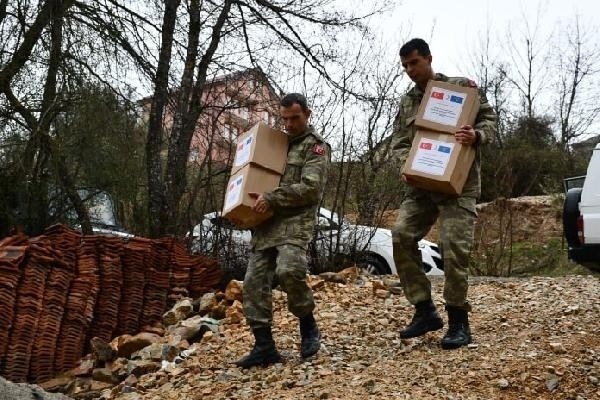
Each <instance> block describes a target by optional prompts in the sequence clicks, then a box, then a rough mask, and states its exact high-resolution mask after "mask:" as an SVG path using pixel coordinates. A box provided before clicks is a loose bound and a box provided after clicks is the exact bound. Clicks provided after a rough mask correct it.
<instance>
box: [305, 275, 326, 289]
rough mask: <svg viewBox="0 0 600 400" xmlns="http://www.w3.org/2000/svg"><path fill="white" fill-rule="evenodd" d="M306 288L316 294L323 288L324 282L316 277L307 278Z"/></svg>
mask: <svg viewBox="0 0 600 400" xmlns="http://www.w3.org/2000/svg"><path fill="white" fill-rule="evenodd" d="M308 286H309V287H310V288H311V289H312V291H313V292H316V291H319V290H321V289H322V288H324V287H325V281H324V280H323V279H321V278H318V277H316V276H309V278H308Z"/></svg>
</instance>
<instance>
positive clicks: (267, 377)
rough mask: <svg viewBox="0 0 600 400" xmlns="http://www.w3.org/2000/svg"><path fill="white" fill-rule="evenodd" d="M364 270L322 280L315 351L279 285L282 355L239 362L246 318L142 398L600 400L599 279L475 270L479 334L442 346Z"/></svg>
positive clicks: (145, 389)
mask: <svg viewBox="0 0 600 400" xmlns="http://www.w3.org/2000/svg"><path fill="white" fill-rule="evenodd" d="M360 279H361V278H359V281H358V282H357V283H352V284H348V285H344V284H339V283H326V284H325V285H324V286H323V287H322V288H321V289H319V290H317V292H316V297H317V301H318V311H317V319H318V321H319V323H320V325H321V328H322V332H323V343H324V345H323V349H322V351H321V352H320V353H319V354H318V355H317V356H316V357H315V358H314V359H313V360H310V361H303V360H301V359H300V358H299V356H298V346H299V339H298V334H297V323H296V321H295V319H294V318H293V317H292V316H291V314H289V313H288V312H287V310H286V309H285V295H284V294H283V293H282V292H279V291H276V295H275V303H276V312H275V321H274V324H275V338H276V342H277V345H278V347H279V349H280V351H281V352H282V353H283V354H284V357H285V362H284V363H282V364H277V365H274V366H270V367H268V368H258V369H257V368H253V369H250V370H240V369H238V368H236V367H234V366H232V365H231V364H230V362H231V361H233V360H235V359H237V358H239V357H240V356H242V355H243V354H244V353H245V352H246V351H247V350H248V349H249V348H250V346H251V337H250V335H249V332H248V330H247V328H246V327H245V326H244V325H243V324H242V325H224V326H222V327H221V328H222V329H221V334H220V335H215V336H213V337H212V338H211V339H208V340H206V338H205V339H203V341H202V343H200V345H199V350H198V352H197V354H196V355H194V356H193V357H191V358H189V359H188V360H186V361H185V362H184V363H183V364H181V367H182V368H179V369H178V370H177V371H175V372H174V373H172V374H170V375H167V374H166V373H157V374H151V375H147V376H144V377H142V378H141V379H140V381H139V384H138V390H140V394H141V395H142V396H141V397H142V398H144V399H156V400H169V399H345V400H351V399H370V398H373V399H375V398H378V399H448V400H450V399H456V400H458V399H577V400H583V399H588V400H591V399H600V383H599V382H598V381H599V378H600V280H599V279H598V277H593V276H571V277H561V278H541V277H540V278H538V277H534V278H528V279H504V280H496V279H489V278H479V279H476V280H473V281H472V284H471V288H470V299H471V302H472V305H473V308H474V312H473V314H472V318H471V324H472V330H473V333H474V339H475V341H474V343H473V344H472V345H470V346H469V347H468V348H463V349H459V350H455V351H445V350H442V349H441V348H440V346H439V340H440V338H441V336H442V335H443V332H442V331H439V332H436V333H430V334H428V335H426V336H425V337H423V338H420V339H412V340H406V341H404V340H400V339H399V338H398V331H399V330H400V328H401V327H403V326H404V325H405V324H406V323H407V322H408V320H409V319H410V317H411V313H412V308H411V307H410V306H409V304H408V303H407V301H406V300H405V299H404V297H403V296H402V295H391V294H389V292H387V291H386V290H381V289H374V287H379V285H378V283H379V281H371V280H368V279H367V280H363V281H360ZM433 289H434V299H435V301H436V302H437V303H438V305H440V307H441V304H440V303H441V291H442V281H441V280H439V279H436V280H434V282H433ZM386 296H389V297H386ZM130 395H131V394H130ZM130 395H128V396H130ZM119 398H122V399H125V398H134V397H125V396H123V395H121V397H119ZM135 398H140V397H137V396H136V397H135Z"/></svg>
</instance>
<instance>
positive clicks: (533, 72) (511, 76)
mask: <svg viewBox="0 0 600 400" xmlns="http://www.w3.org/2000/svg"><path fill="white" fill-rule="evenodd" d="M542 18H543V11H542V9H541V8H538V11H537V14H536V19H535V20H534V21H530V20H529V19H528V18H527V17H526V16H525V14H522V15H521V21H520V22H519V24H518V26H509V27H508V31H507V34H506V41H505V50H506V52H507V54H508V57H509V58H510V66H511V67H510V68H508V65H509V64H504V65H505V67H504V68H503V70H504V71H505V77H506V79H508V81H509V82H510V83H511V84H512V85H513V86H514V88H515V89H516V90H517V93H518V95H519V97H520V101H521V106H522V109H523V111H524V113H525V114H526V115H527V117H528V118H533V117H534V115H535V105H536V100H538V97H539V95H540V94H541V93H542V91H543V90H544V88H545V82H546V80H545V77H546V74H547V73H548V68H549V53H548V48H547V47H546V46H545V44H546V43H548V39H549V38H547V37H543V36H542V34H543V33H542V32H541V27H542V24H541V20H542Z"/></svg>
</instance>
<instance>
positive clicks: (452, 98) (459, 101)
mask: <svg viewBox="0 0 600 400" xmlns="http://www.w3.org/2000/svg"><path fill="white" fill-rule="evenodd" d="M450 101H451V102H453V103H457V104H462V103H463V98H462V97H460V96H454V95H452V96H450Z"/></svg>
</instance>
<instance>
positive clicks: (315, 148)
mask: <svg viewBox="0 0 600 400" xmlns="http://www.w3.org/2000/svg"><path fill="white" fill-rule="evenodd" d="M312 152H313V153H315V154H318V155H320V156H323V155H325V146H323V145H322V144H318V143H317V144H315V145H314V146H313V148H312Z"/></svg>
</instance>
